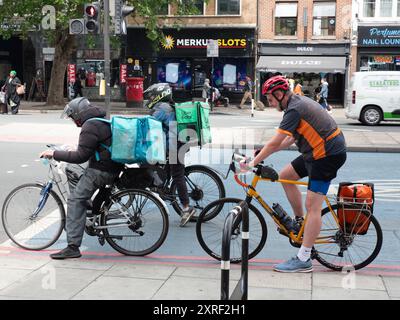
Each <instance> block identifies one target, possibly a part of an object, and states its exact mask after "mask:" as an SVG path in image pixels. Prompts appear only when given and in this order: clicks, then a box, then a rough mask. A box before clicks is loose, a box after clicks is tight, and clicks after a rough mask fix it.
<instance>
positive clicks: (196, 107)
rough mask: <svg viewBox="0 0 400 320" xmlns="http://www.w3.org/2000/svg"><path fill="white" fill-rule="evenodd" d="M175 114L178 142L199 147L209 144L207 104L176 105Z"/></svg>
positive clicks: (208, 107) (208, 112)
mask: <svg viewBox="0 0 400 320" xmlns="http://www.w3.org/2000/svg"><path fill="white" fill-rule="evenodd" d="M175 114H176V122H177V124H178V140H179V141H180V142H183V143H189V144H193V145H198V146H200V147H201V146H203V145H205V144H206V143H211V130H210V122H209V115H210V106H209V104H208V103H205V102H200V101H193V102H192V101H190V102H184V103H176V104H175Z"/></svg>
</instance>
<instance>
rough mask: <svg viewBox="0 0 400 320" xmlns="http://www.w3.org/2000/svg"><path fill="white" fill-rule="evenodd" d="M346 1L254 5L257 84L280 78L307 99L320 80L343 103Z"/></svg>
mask: <svg viewBox="0 0 400 320" xmlns="http://www.w3.org/2000/svg"><path fill="white" fill-rule="evenodd" d="M351 19H352V1H351V0H336V1H335V0H279V1H278V0H260V7H259V21H260V23H259V28H260V33H259V47H258V54H259V57H260V59H259V62H258V64H257V71H258V76H259V83H262V82H263V81H265V80H266V79H267V78H268V77H270V76H271V75H273V74H276V73H281V74H285V75H287V76H288V77H290V78H292V79H294V80H296V81H299V82H301V83H302V85H303V91H304V93H305V94H306V95H308V96H310V97H311V98H312V97H314V91H315V89H316V88H317V87H318V85H319V83H320V80H321V78H322V77H325V78H327V81H328V83H329V85H330V86H329V87H330V90H329V98H328V100H330V101H332V102H337V103H343V102H344V97H345V94H346V93H345V91H346V89H347V83H348V79H349V76H350V74H349V72H348V66H349V63H350V42H351V41H350V37H351V35H352V32H351V31H352V20H351Z"/></svg>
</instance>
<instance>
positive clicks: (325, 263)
mask: <svg viewBox="0 0 400 320" xmlns="http://www.w3.org/2000/svg"><path fill="white" fill-rule="evenodd" d="M337 208H338V205H333V206H332V209H333V210H334V211H335V214H336V212H337V211H336V210H337ZM329 213H330V210H329V208H328V207H327V208H325V209H323V210H322V212H321V215H322V219H323V218H324V216H325V217H327V214H329ZM362 214H364V215H366V213H364V212H362ZM369 219H370V220H371V223H370V226H369V229H368V233H367V234H366V235H357V234H356V235H354V237H360V238H361V239H363V240H365V239H366V238H367V236H368V234H369V236H371V232H373V230H371V227H372V228H374V230H375V233H376V243H375V244H373V246H374V248H373V250H372V253H371V254H370V255H369V256H368V257H367V258H366V259H363V260H362V261H360V262H359V263H356V264H354V265H349V264H345V265H343V264H337V263H334V262H329V261H327V258H323V256H322V255H323V254H322V251H321V250H318V249H317V247H319V245H314V250H315V252H314V254H315V256H314V257H315V259H316V260H317V261H318V262H319V263H321V264H322V265H323V266H325V267H327V268H329V269H332V270H335V271H343V268H346V270H351V269H354V270H359V269H361V268H364V267H365V266H367V265H368V264H370V263H371V262H372V261H373V260H374V259H375V258H376V257H377V255H378V254H379V252H380V250H381V248H382V241H383V234H382V228H381V226H380V225H379V222H378V220H377V219H376V218H375V216H374V215H371V216H370V217H369ZM325 220H327V219H325ZM335 224H336V227H337V228H338V230H337V231H336V232H339V228H340V227H339V226H338V225H337V223H336V222H335ZM331 225H332V226H334V224H333V222H332V223H331ZM322 232H323V229H321V233H322ZM336 234H338V233H336ZM353 244H354V241H352V244H350V245H349V248H350V247H351V246H352V245H353ZM364 246H365V241H364V244H363V250H364V251H365V247H364ZM325 254H326V253H325ZM326 255H327V256H328V254H326ZM330 255H332V254H329V256H330ZM357 255H358V256H360V255H359V254H357ZM350 260H351V258H350Z"/></svg>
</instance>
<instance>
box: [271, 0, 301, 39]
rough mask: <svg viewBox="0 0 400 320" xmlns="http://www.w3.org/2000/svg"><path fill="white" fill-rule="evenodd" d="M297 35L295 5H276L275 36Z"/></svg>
mask: <svg viewBox="0 0 400 320" xmlns="http://www.w3.org/2000/svg"><path fill="white" fill-rule="evenodd" d="M296 34H297V3H277V4H276V7H275V35H276V36H295V35H296Z"/></svg>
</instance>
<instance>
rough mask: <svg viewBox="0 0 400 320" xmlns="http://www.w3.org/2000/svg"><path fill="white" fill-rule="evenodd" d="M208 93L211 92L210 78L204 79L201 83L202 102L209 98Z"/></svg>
mask: <svg viewBox="0 0 400 320" xmlns="http://www.w3.org/2000/svg"><path fill="white" fill-rule="evenodd" d="M210 94H211V86H210V79H205V80H204V84H203V91H202V92H201V96H202V98H203V99H204V102H207V101H208V100H209V99H210Z"/></svg>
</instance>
